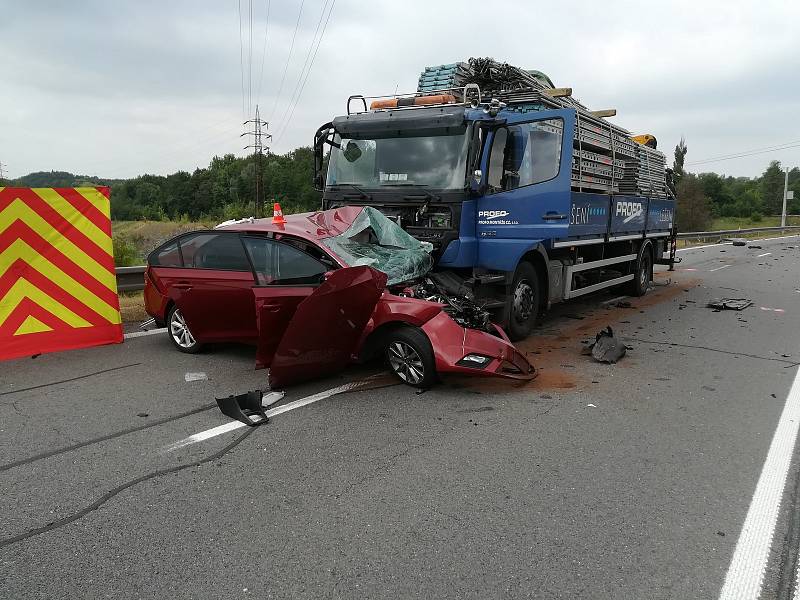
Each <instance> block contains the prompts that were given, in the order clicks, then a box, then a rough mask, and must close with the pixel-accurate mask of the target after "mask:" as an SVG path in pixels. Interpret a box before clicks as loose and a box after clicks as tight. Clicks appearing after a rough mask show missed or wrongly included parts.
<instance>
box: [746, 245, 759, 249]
mask: <svg viewBox="0 0 800 600" xmlns="http://www.w3.org/2000/svg"><path fill="white" fill-rule="evenodd" d="M747 248H748V249H750V250H761V249H762V247H761V246H756V245H755V244H751V245H750V246H748V247H747Z"/></svg>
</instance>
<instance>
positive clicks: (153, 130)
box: [0, 0, 800, 177]
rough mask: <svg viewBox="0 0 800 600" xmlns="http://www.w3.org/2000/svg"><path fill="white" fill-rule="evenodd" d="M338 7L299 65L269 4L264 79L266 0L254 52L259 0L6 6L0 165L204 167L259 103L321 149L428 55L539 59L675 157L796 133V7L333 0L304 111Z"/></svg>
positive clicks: (287, 134) (275, 0)
mask: <svg viewBox="0 0 800 600" xmlns="http://www.w3.org/2000/svg"><path fill="white" fill-rule="evenodd" d="M331 1H332V0H327V1H326V0H306V1H304V2H303V10H302V14H301V16H300V21H299V27H298V29H297V35H296V39H295V44H294V49H293V52H292V57H291V60H290V61H289V62H288V63H287V58H288V54H289V47H290V45H291V41H292V37H293V35H294V33H295V25H296V24H297V22H298V14H299V9H300V5H301V0H272V1H271V10H270V20H269V38H268V43H267V46H266V60H265V61H264V68H263V76H262V75H261V73H262V70H261V56H262V52H263V48H264V45H263V44H264V33H265V26H266V19H265V16H266V5H267V0H255V1H254V2H252V6H253V14H254V19H253V33H252V40H253V41H252V54H251V53H250V51H249V41H250V28H249V9H250V5H251V2H250V0H241V3H240V2H239V0H228V1H226V2H212V1H206V2H189V1H181V2H169V3H165V2H156V1H154V0H148V1H140V2H136V3H118V2H114V3H110V2H102V1H99V0H98V1H93V2H81V3H63V2H56V1H51V2H41V1H40V2H25V3H16V4H14V5H13V6H11V7H7V8H6V10H5V11H4V19H3V21H2V22H0V55H2V56H3V57H4V59H5V60H4V73H3V93H2V94H0V161H2V162H3V163H5V164H8V166H9V169H10V171H11V173H12V174H13V175H22V174H24V173H27V172H29V171H33V170H42V169H45V170H46V169H65V170H70V171H74V172H79V173H88V174H99V175H103V176H108V177H120V176H133V175H137V174H140V173H143V172H151V173H168V172H172V171H175V170H177V169H187V170H193V169H194V168H195V167H198V166H205V165H206V164H207V163H208V161H209V159H210V158H211V156H213V155H214V154H223V153H226V152H234V153H242V152H243V150H242V147H243V146H244V145H246V142H245V141H243V140H242V139H240V137H239V135H240V133H242V125H241V122H242V121H243V120H245V118H246V117H247V115H246V114H243V113H247V112H248V111H247V110H246V108H245V110H244V111H243V108H242V107H243V104H244V105H245V107H247V106H248V105H250V104H252V105H255V104H256V103H258V104H259V105H260V108H261V115H262V117H263V118H266V119H268V120H270V131H271V132H273V133H275V134H276V137H275V139H274V140H273V150H274V151H276V152H285V151H288V150H290V149H292V148H294V147H296V146H298V145H308V144H310V142H311V138H312V136H313V133H314V131H315V130H316V128H317V127H318V126H319V125H320V124H321V123H324V122H326V121H328V120H330V119H331V118H332V117H333V116H335V115H337V114H341V113H342V112H344V110H345V102H346V99H347V97H348V96H349V95H351V94H355V93H364V94H388V93H393V92H394V91H395V90H396V89H397V90H399V91H400V92H403V91H413V89H414V88H415V86H416V79H417V76H418V75H419V72H420V70H421V69H422V68H423V67H424V66H425V65H429V64H440V63H444V62H452V61H457V60H465V59H467V58H469V57H470V56H493V57H495V58H497V59H499V60H506V61H508V62H511V63H513V64H518V65H520V66H524V67H527V68H536V69H540V70H542V71H544V72H546V73H548V74H549V75H550V76H551V78H552V79H553V80H554V81H555V82H556V84H557V85H569V86H571V87H573V89H574V91H575V95H576V97H578V98H580V99H581V100H582V101H583V102H585V103H586V104H587V105H589V106H590V107H592V108H617V110H618V115H619V116H618V117H616V118H615V122H616V123H618V124H620V125H622V126H623V127H626V128H627V129H630V130H631V131H635V132H637V133H638V132H649V133H653V134H654V135H656V137H657V138H658V139H659V142H660V145H661V147H662V149H663V150H664V151H665V152H666V153H667V154H671V151H672V148H673V147H674V145H675V144H676V143H677V141H678V139H679V138H680V137H681V135H684V136H685V137H686V139H687V142H688V145H689V155H688V156H687V161H688V162H692V161H694V160H701V159H704V158H707V157H710V156H717V155H721V154H728V153H733V152H736V151H740V150H741V151H744V150H749V149H752V148H759V147H763V146H770V145H777V144H780V143H782V142H786V141H792V140H794V139H797V138H800V135H798V134H797V133H793V132H798V131H800V128H798V126H797V107H798V101H797V98H798V95H799V94H800V82H798V80H797V79H796V78H795V77H794V76H793V74H794V73H797V72H798V67H800V52H798V51H799V50H800V42H798V39H799V38H798V37H797V35H796V32H794V31H793V28H792V27H791V24H793V23H797V22H798V21H800V19H798V17H800V3H786V2H758V3H756V2H725V1H721V0H706V1H705V2H696V1H695V2H684V1H675V2H669V3H652V2H650V3H642V2H634V1H618V2H614V3H606V4H602V5H599V4H598V3H597V2H590V1H588V0H586V1H571V2H570V1H565V2H561V3H542V2H523V1H518V2H516V3H506V4H497V3H494V4H492V3H488V2H475V1H464V0H462V1H459V2H455V1H449V0H448V1H445V0H439V1H437V2H430V1H427V2H423V1H422V0H407V1H406V2H403V3H402V4H397V3H370V4H368V5H365V4H364V3H363V2H356V1H355V0H336V2H335V6H334V7H333V13H332V16H331V18H330V21H329V22H328V25H327V28H326V30H325V36H324V38H323V40H322V43H321V45H320V49H319V52H318V53H317V55H316V57H315V59H314V61H313V65H312V69H311V72H310V75H309V76H308V79H307V83H306V85H305V87H303V91H302V95H301V96H300V98H299V101H298V102H297V103H296V106H295V107H294V109H293V108H292V106H293V104H290V102H289V101H290V98H291V97H292V96H293V92H295V91H299V90H300V88H301V86H302V80H301V79H300V76H301V67H302V66H303V64H304V62H306V61H307V62H310V54H309V52H310V51H311V48H312V41H313V38H314V35H315V31H316V30H317V27H318V26H319V24H320V23H321V21H320V19H321V18H324V15H325V14H326V13H324V12H323V8H326V7H327V8H330V6H331ZM240 4H241V7H242V23H243V28H242V37H243V40H244V45H243V46H241V47H240V28H239V22H240V21H239V5H240ZM322 23H324V20H323V21H322ZM240 52H242V54H243V57H242V58H243V61H241V62H240ZM307 62H306V64H307ZM242 66H243V67H244V72H245V76H244V85H243V82H242V76H241V71H240V69H241V67H242ZM284 70H285V72H286V78H285V81H284V85H283V88H282V89H281V93H280V96H278V88H279V84H280V81H281V78H282V75H283V73H284ZM259 84H260V88H261V93H260V94H259V93H258V88H259ZM243 87H244V88H245V90H244V97H243V94H242V88H243ZM296 95H297V94H296V93H294V96H295V97H296ZM290 114H291V115H292V118H291V120H288V115H290ZM281 133H282V134H281ZM278 134H281V135H278ZM773 158H774V159H779V160H782V161H783V162H784V163H786V164H788V165H797V164H800V149H797V148H795V149H792V150H786V151H784V152H779V153H775V154H774V155H772V154H769V155H757V156H751V157H745V158H741V159H736V160H732V161H726V162H720V163H711V164H708V165H703V168H704V169H714V170H717V171H720V172H726V173H729V174H733V175H750V176H752V175H756V174H758V173H760V172H761V171H763V169H764V167H765V166H766V164H767V162H768V161H769V160H770V159H773Z"/></svg>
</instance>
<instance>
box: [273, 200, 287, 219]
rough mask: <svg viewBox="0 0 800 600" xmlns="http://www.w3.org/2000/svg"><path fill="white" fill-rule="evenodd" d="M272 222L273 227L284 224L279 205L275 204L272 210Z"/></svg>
mask: <svg viewBox="0 0 800 600" xmlns="http://www.w3.org/2000/svg"><path fill="white" fill-rule="evenodd" d="M272 222H273V223H274V224H275V225H283V224H284V223H286V219H284V218H283V211H282V210H281V205H280V204H278V203H277V202H276V203H275V206H274V207H273V209H272Z"/></svg>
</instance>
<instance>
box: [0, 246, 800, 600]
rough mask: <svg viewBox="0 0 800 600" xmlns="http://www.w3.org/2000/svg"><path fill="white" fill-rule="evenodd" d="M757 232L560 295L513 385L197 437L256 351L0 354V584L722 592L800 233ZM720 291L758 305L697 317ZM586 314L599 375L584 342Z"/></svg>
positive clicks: (239, 384)
mask: <svg viewBox="0 0 800 600" xmlns="http://www.w3.org/2000/svg"><path fill="white" fill-rule="evenodd" d="M758 243H759V245H761V246H763V249H749V248H746V247H745V248H742V247H733V246H730V245H726V246H712V247H707V248H701V249H695V250H690V251H686V252H682V253H681V255H682V256H683V258H684V261H683V263H681V265H679V267H678V269H677V270H676V271H675V272H673V273H664V272H659V273H658V275H657V278H656V281H657V285H656V287H655V288H654V289H653V290H651V292H650V293H649V294H648V295H647V296H645V297H644V298H641V299H626V300H627V301H629V302H630V303H631V307H629V308H621V307H616V306H614V303H611V304H608V303H607V301H608V300H611V299H613V298H614V296H615V295H614V294H604V295H595V296H593V297H591V298H586V299H583V300H581V301H580V302H571V303H565V304H562V305H559V306H557V307H555V308H554V309H553V310H552V311H551V312H550V313H549V314H548V315H547V316H546V318H545V319H544V322H543V324H542V326H541V328H540V330H539V331H538V332H537V335H536V336H534V337H531V338H530V339H529V340H527V341H526V342H525V343H524V344H523V345H522V346H523V348H524V350H525V351H527V352H529V353H530V356H531V359H532V361H533V362H534V364H535V365H536V366H537V367H538V368H539V370H540V376H539V378H538V379H537V380H536V381H534V382H533V383H530V384H527V385H522V386H520V385H517V384H511V383H508V382H505V381H495V380H491V381H488V380H477V379H457V378H449V379H446V380H445V381H444V382H443V383H442V384H441V385H439V386H438V387H436V388H434V389H432V390H430V391H427V392H425V393H422V394H417V393H415V391H414V390H413V389H411V388H407V387H404V386H401V385H392V384H393V382H392V381H391V380H388V379H386V378H385V377H383V376H380V375H378V376H377V378H374V379H371V380H369V382H368V384H366V386H367V387H368V388H372V389H362V390H360V391H354V392H349V393H343V394H339V395H333V396H330V397H327V398H323V399H321V400H319V401H317V402H314V403H312V404H308V405H306V406H302V407H299V408H296V409H295V410H291V411H287V412H284V413H282V414H279V415H277V416H275V417H274V418H273V419H272V421H271V423H270V424H269V425H266V426H262V427H259V428H254V429H248V428H239V429H235V430H232V431H228V432H226V433H222V434H220V435H211V434H213V433H214V432H213V431H212V432H211V433H207V434H204V436H200V437H207V439H203V440H202V441H196V442H194V443H188V442H187V440H186V438H187V437H188V436H192V435H194V434H199V433H201V432H207V431H208V430H211V429H213V428H215V427H217V426H220V425H223V424H226V423H228V422H229V419H227V418H226V417H224V416H223V415H222V414H221V413H220V412H219V411H218V410H217V408H216V405H214V397H215V395H216V396H222V395H228V394H232V393H240V392H243V391H246V390H248V389H255V388H257V387H262V386H264V385H265V375H264V373H263V372H259V371H254V370H253V359H254V352H253V350H252V349H250V348H245V347H237V346H223V347H218V348H215V349H213V350H212V351H209V352H206V353H203V354H200V355H183V354H180V353H178V352H176V351H175V350H173V348H172V346H171V345H170V343H169V341H168V340H167V339H166V337H165V335H154V336H145V337H139V338H136V339H129V340H127V341H126V342H125V344H123V345H120V346H110V347H103V348H93V349H87V350H80V351H74V352H69V353H61V354H53V355H43V356H40V357H38V358H36V359H23V360H16V361H10V362H5V363H0V490H1V492H0V597H2V598H48V599H52V598H106V597H108V598H247V597H254V598H392V599H396V598H407V597H425V598H481V599H483V598H648V599H649V598H717V597H719V596H720V591H721V590H722V589H723V585H724V583H725V581H726V574H728V571H729V567H730V565H731V564H732V562H733V561H734V557H735V552H738V551H739V550H737V542H739V540H740V534H741V533H742V530H743V524H744V523H745V519H746V518H748V519H749V518H750V516H749V515H751V513H752V512H753V510H755V511H756V513H755V514H756V517H757V519H756V521H753V523H755V525H754V528H753V530H752V531H751V528H749V527H748V528H746V529H747V531H748V533H747V536H750V535H751V534H753V531H756V530H757V529H758V528H759V527H761V528H762V529H763V528H764V523H763V519H762V520H761V521H759V520H758V517H759V515H760V513H759V512H758V511H759V510H761V508H759V507H761V504H760V503H759V502H756V501H754V500H753V497H754V493H755V492H756V490H757V485H758V486H761V485H762V484H761V482H760V476H761V473H762V468H763V469H766V467H765V461H766V460H767V456H768V451H769V449H770V444H771V441H772V440H773V435H774V434H775V432H776V428H778V427H779V423H783V422H784V421H783V420H782V418H781V414H782V411H783V410H784V405H786V404H787V396H789V393H790V389H791V388H792V384H793V381H794V378H795V375H796V373H797V370H798V367H797V364H798V363H800V342H799V341H798V340H800V319H798V314H800V302H799V301H800V277H798V276H799V275H800V261H798V258H800V238H789V239H779V240H774V241H762V242H758ZM765 253H770V254H768V255H766V256H759V255H763V254H765ZM722 296H729V297H747V298H751V299H752V300H753V301H754V305H753V306H751V307H749V308H747V309H745V310H744V311H742V312H733V311H723V312H713V311H712V310H710V309H708V308H706V307H705V304H706V302H707V301H709V300H710V299H713V298H717V297H722ZM604 302H606V303H607V304H605V305H604V304H603V303H604ZM762 307H763V308H762ZM765 309H780V310H765ZM781 310H782V311H783V312H781ZM606 325H611V326H612V327H614V329H615V331H616V332H617V333H618V334H619V335H620V336H622V337H623V338H624V339H625V340H626V342H627V343H628V344H629V345H630V347H631V349H630V350H629V352H628V355H627V356H626V357H625V358H624V359H623V360H622V361H621V362H620V363H618V364H617V365H602V364H597V363H593V362H591V360H590V358H589V357H587V356H583V355H581V354H580V349H581V345H582V342H583V341H585V340H587V339H590V338H592V337H593V336H594V333H595V332H596V331H598V330H600V329H601V328H603V327H605V326H606ZM375 372H376V368H370V367H362V368H353V369H348V370H347V371H345V372H343V373H341V374H339V375H338V376H337V377H335V378H329V379H327V380H324V381H314V382H308V383H306V384H304V385H301V386H298V387H296V388H292V389H290V390H289V391H288V392H287V395H286V397H285V399H284V400H283V401H282V404H287V403H290V402H292V401H295V400H298V399H301V398H308V397H309V396H311V395H313V394H316V393H318V392H322V391H325V390H330V389H332V388H335V387H337V386H340V385H342V384H343V383H347V382H352V381H361V380H363V379H364V378H365V377H368V376H370V375H372V374H374V373H375ZM188 373H204V374H205V377H206V379H200V380H196V381H187V374H188ZM78 377H80V379H76V378H78ZM189 378H191V377H189ZM70 379H72V381H66V380H70ZM209 407H210V408H209ZM195 439H196V438H195ZM182 440H183V442H182ZM792 441H793V438H792ZM237 442H238V443H237ZM234 444H236V445H234ZM783 454H784V456H785V457H788V458H790V457H791V456H793V454H794V449H793V445H790V446H789V447H788V449H784V451H783ZM788 458H787V460H788ZM767 462H768V461H767ZM186 465H192V466H186ZM762 479H765V480H768V481H767V483H769V481H772V479H774V477H773V478H772V479H770V478H769V477H767V478H762ZM798 481H799V479H798V469H797V465H796V464H795V462H794V461H792V462H791V464H790V466H789V472H788V478H787V483H786V486H785V490H784V487H783V484H782V480H781V481H780V482H779V483H780V485H778V487H777V488H776V489H778V495H777V497H776V498H772V500H771V501H772V504H773V505H774V508H775V509H776V510H777V507H778V506H779V507H780V511H779V512H778V513H777V522H776V523H775V524H774V535H772V536H770V535H769V534H770V533H772V532H771V531H767V532H766V533H765V534H764V535H766V536H767V539H768V541H769V543H768V547H767V551H768V554H767V555H766V560H767V562H766V564H765V565H764V566H763V568H758V567H756V569H755V572H756V575H755V576H756V577H758V578H759V581H758V582H756V584H757V588H756V590H757V589H759V587H762V586H763V591H762V595H761V597H763V598H790V597H792V594H793V586H794V580H795V574H796V568H797V550H798V537H800V511H798V510H796V508H797V507H796V506H795V505H796V503H797V501H798V498H797V493H796V491H797V487H798ZM781 500H782V501H781ZM779 501H780V504H779V505H778V502H779ZM751 505H752V506H751ZM753 507H755V509H754V508H753ZM767 508H769V507H767ZM767 520H768V519H767ZM748 522H749V521H748ZM767 528H769V527H767ZM759 531H760V530H759ZM756 533H758V531H756ZM747 536H742V538H743V539H744V538H746V537H747ZM747 539H749V538H747ZM739 546H742V548H744V550H745V551H746V550H747V548H748V546H747V543H746V541H745V542H739ZM745 559H746V560H745V563H746V564H753V560H755V559H754V558H753V557H752V556H750V555H745ZM732 570H733V571H735V569H732ZM737 572H738V571H737ZM761 576H763V579H761ZM731 577H732V578H733V579H734V580H732V584H733V585H734V587H736V586H739V587H740V588H741V587H742V586H744V587H746V586H747V585H750V583H752V582H748V581H745V580H746V579H747V578H748V577H751V578H752V577H753V575H752V573H750V574H748V573H747V572H743V573H742V574H741V578H742V581H739V580H736V577H739V575H736V573H734V574H733V575H730V574H729V578H731ZM729 583H731V582H729ZM737 589H738V588H737ZM742 589H743V588H742ZM728 597H742V598H744V597H747V596H746V595H740V596H735V595H734V596H728Z"/></svg>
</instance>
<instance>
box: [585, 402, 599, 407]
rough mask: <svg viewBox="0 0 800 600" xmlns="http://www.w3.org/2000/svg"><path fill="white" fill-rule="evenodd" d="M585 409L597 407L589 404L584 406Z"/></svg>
mask: <svg viewBox="0 0 800 600" xmlns="http://www.w3.org/2000/svg"><path fill="white" fill-rule="evenodd" d="M586 408H597V406H595V405H594V404H592V403H591V402H590V403H589V404H587V405H586Z"/></svg>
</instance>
